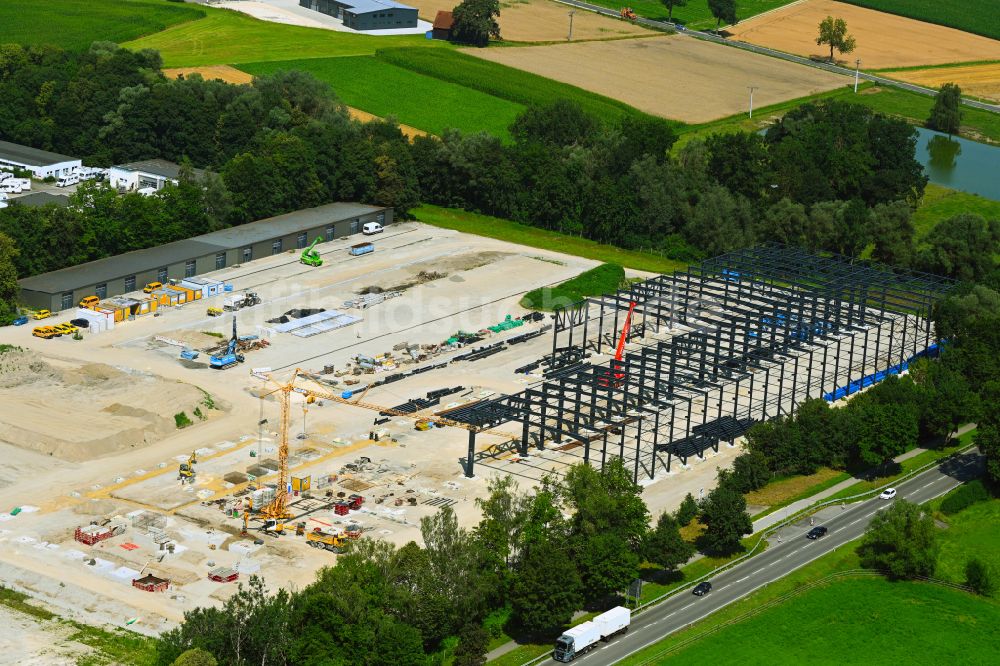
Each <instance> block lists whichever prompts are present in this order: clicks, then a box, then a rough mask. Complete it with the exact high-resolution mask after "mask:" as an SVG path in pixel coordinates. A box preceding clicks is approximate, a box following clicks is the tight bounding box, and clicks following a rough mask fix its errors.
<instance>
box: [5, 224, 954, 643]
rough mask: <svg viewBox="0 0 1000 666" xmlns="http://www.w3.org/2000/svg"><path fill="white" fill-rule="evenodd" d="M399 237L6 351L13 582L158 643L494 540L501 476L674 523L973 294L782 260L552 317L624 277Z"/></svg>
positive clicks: (731, 260)
mask: <svg viewBox="0 0 1000 666" xmlns="http://www.w3.org/2000/svg"><path fill="white" fill-rule="evenodd" d="M379 232H380V233H378V235H377V236H365V237H362V236H361V235H360V234H358V235H356V236H349V237H344V238H339V239H335V240H332V241H329V242H324V243H320V244H317V243H313V244H312V245H311V246H309V247H308V248H305V249H304V250H302V251H300V250H299V249H296V250H295V251H291V252H284V253H281V254H275V255H273V256H270V257H266V258H262V259H258V260H255V261H252V262H246V263H244V264H243V265H238V266H231V267H229V268H225V269H222V270H219V271H216V272H214V273H212V274H211V276H210V278H206V279H208V280H210V281H213V284H218V285H225V288H223V287H221V286H220V287H219V288H218V289H217V290H215V291H214V292H212V293H209V292H205V294H203V297H202V298H199V299H194V300H191V301H188V302H187V303H185V304H177V305H171V304H162V303H161V304H160V306H159V307H158V309H157V310H156V312H155V313H153V315H154V316H146V317H141V318H134V319H131V320H128V321H127V322H126V323H125V325H116V326H111V327H108V328H107V329H104V330H102V331H100V332H99V333H98V332H94V333H90V332H84V335H82V338H83V339H82V340H74V339H71V338H69V337H62V338H60V339H55V340H46V341H39V340H37V339H34V338H32V336H31V331H30V330H27V329H29V327H7V328H5V329H3V330H2V331H0V343H3V344H4V345H11V347H9V348H7V347H5V348H4V349H5V350H6V351H4V353H3V354H0V394H2V396H3V400H2V401H0V451H2V453H3V455H4V456H5V460H6V464H5V465H4V467H3V470H2V471H0V496H2V498H3V502H4V506H5V510H4V512H3V513H2V514H0V542H3V545H4V547H3V548H2V549H0V571H2V574H3V576H4V579H5V581H9V582H8V584H9V585H12V586H14V587H16V588H18V589H23V590H24V591H27V592H30V593H31V594H32V595H34V596H36V597H39V598H41V599H44V600H45V602H46V603H47V604H49V605H51V606H52V607H53V609H54V610H57V611H58V612H59V613H60V614H62V615H66V616H69V617H77V618H80V619H85V620H86V621H88V622H91V623H108V624H113V625H117V626H121V625H122V624H126V623H128V624H129V625H130V626H131V627H132V628H134V629H135V630H137V631H140V632H144V633H150V634H154V633H159V632H161V631H163V630H164V629H167V628H170V627H173V626H175V625H176V624H177V623H178V622H179V621H180V620H181V619H182V617H183V613H184V612H185V611H188V610H191V609H193V608H195V607H196V606H204V605H212V604H217V603H220V602H221V601H222V600H224V599H226V598H228V596H230V595H231V594H233V593H234V592H235V591H236V589H237V588H236V584H237V583H238V582H240V581H242V580H245V579H246V578H247V577H248V576H250V575H252V574H256V575H260V576H262V577H263V578H264V579H265V581H266V582H267V583H268V585H269V586H270V587H271V588H272V589H274V588H278V587H289V586H295V587H299V588H301V587H304V586H305V585H307V584H309V583H310V582H311V581H312V580H313V578H314V576H315V572H316V571H317V570H318V569H319V568H321V567H323V566H326V565H329V564H332V563H333V562H334V561H335V558H336V557H337V554H338V553H341V552H344V551H345V550H348V549H349V548H350V547H351V543H352V542H354V540H356V539H359V538H375V539H385V540H389V541H392V542H394V543H397V544H403V543H406V542H408V541H411V540H416V541H418V542H419V541H420V520H421V518H423V517H425V516H430V515H432V514H433V513H435V512H436V511H438V510H439V509H440V508H442V507H445V506H450V507H453V508H454V510H455V512H456V514H457V516H458V518H459V521H460V523H462V524H465V525H470V524H473V523H475V522H476V520H477V519H478V510H477V508H476V504H475V500H476V499H477V498H480V497H484V496H485V493H486V487H487V482H488V481H489V479H490V478H493V477H495V476H498V475H514V476H515V477H516V478H517V479H518V480H519V483H520V485H521V486H522V487H523V488H529V487H531V486H533V485H534V484H535V483H536V482H538V481H539V480H541V479H542V478H543V477H544V476H546V475H559V474H562V473H563V472H564V471H565V470H566V468H567V467H568V466H569V465H572V464H575V463H579V462H586V463H588V464H590V465H593V466H595V467H597V468H600V467H601V466H603V465H604V464H606V463H607V462H608V461H610V460H611V459H612V458H614V457H619V458H622V459H623V460H624V461H625V463H626V465H627V468H628V469H629V470H631V471H632V473H633V476H634V478H635V480H636V481H637V482H638V483H640V484H641V485H643V486H644V495H643V496H644V499H645V501H646V503H647V504H648V505H649V507H650V510H651V511H652V512H653V513H654V514H656V513H658V512H659V511H661V510H663V509H666V508H669V509H673V508H674V507H676V506H677V505H678V504H679V503H680V501H681V499H682V498H683V497H684V495H685V494H687V493H689V492H690V493H693V494H695V495H696V496H697V495H698V494H699V493H703V492H704V491H705V490H706V489H707V488H711V486H712V484H713V483H714V480H715V476H716V470H717V468H719V467H725V466H727V465H728V464H729V462H730V461H731V460H732V458H733V457H735V456H736V455H737V454H738V453H739V448H740V437H741V436H742V435H743V434H744V433H745V432H746V430H747V429H748V428H749V427H750V426H751V425H752V424H753V423H755V422H757V421H761V420H765V419H768V418H771V417H774V416H777V415H781V414H789V413H792V412H793V411H794V410H795V409H796V406H797V405H798V404H800V403H801V402H802V401H804V400H806V399H808V398H825V399H827V400H830V401H831V402H837V401H838V400H841V399H842V398H844V397H846V396H847V395H849V394H851V393H853V392H856V391H858V390H862V389H863V388H864V387H865V386H867V385H870V384H871V383H873V382H876V381H878V380H879V379H881V378H882V377H884V376H886V375H887V374H896V373H901V372H905V371H906V369H907V367H908V364H909V363H910V362H911V361H912V360H913V359H914V358H917V357H919V356H922V355H925V354H933V353H935V352H936V349H937V339H936V336H935V333H934V330H933V328H932V326H931V324H930V322H929V315H930V312H931V309H932V308H933V306H934V303H935V302H936V301H937V300H938V299H939V298H941V297H942V296H943V295H944V294H945V293H946V292H947V291H948V290H949V289H950V288H951V287H952V285H951V283H949V282H948V281H945V280H942V279H940V278H937V277H934V276H930V275H923V274H912V273H906V274H903V273H898V272H892V271H890V270H888V269H885V268H882V267H879V266H874V265H858V264H851V263H849V262H847V261H842V260H840V259H838V258H836V257H818V256H814V255H811V254H808V253H806V252H803V251H800V250H794V249H790V248H785V247H782V246H776V245H764V246H760V247H755V248H750V249H747V250H744V251H740V252H735V253H732V254H730V255H725V256H721V257H717V258H714V259H710V260H706V261H704V262H701V263H700V264H697V265H694V266H692V267H690V268H688V269H687V270H685V271H680V272H677V273H674V274H673V275H648V274H640V273H636V272H634V271H630V272H629V273H628V277H629V278H631V279H630V281H629V282H628V284H625V285H623V286H622V289H621V290H620V291H618V292H616V293H610V294H606V295H603V296H599V297H591V298H587V299H586V300H584V301H582V302H580V303H575V304H572V305H568V306H566V307H564V308H561V309H557V310H556V311H555V312H553V313H539V312H533V311H529V310H525V309H524V308H522V307H520V305H519V304H518V303H519V301H520V299H521V297H522V296H523V295H524V294H525V293H526V292H527V291H530V290H532V289H536V288H538V287H545V286H554V285H556V284H559V283H561V282H563V281H566V280H568V279H570V278H572V277H574V276H576V275H578V274H579V273H581V272H583V271H584V270H587V269H590V268H593V267H594V266H596V265H597V262H594V261H591V260H587V259H582V258H579V257H575V256H570V255H563V254H560V253H557V252H552V251H544V250H538V249H534V248H528V247H523V246H518V245H514V244H511V243H507V242H503V241H498V240H492V239H487V238H482V237H478V236H471V235H467V234H461V233H458V232H454V231H449V230H443V229H438V228H435V227H430V226H426V225H422V224H419V223H415V222H402V223H395V224H392V225H387V226H386V227H385V229H384V230H382V229H381V227H379ZM372 238H374V240H372ZM69 423H72V424H73V427H67V424H69Z"/></svg>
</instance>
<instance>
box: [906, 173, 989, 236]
mask: <svg viewBox="0 0 1000 666" xmlns="http://www.w3.org/2000/svg"><path fill="white" fill-rule="evenodd" d="M959 213H975V214H976V215H982V216H983V217H985V218H987V219H1000V201H993V200H992V199H985V198H983V197H981V196H979V195H978V194H968V193H967V192H960V191H958V190H952V189H949V188H947V187H941V186H940V185H930V184H929V185H927V189H925V190H924V198H923V201H921V202H920V207H919V208H917V211H916V212H915V213H914V214H913V226H914V227H916V230H917V238H918V239H919V238H922V237H924V236H926V235H927V232H928V231H930V230H931V229H933V228H934V226H935V225H936V224H937V223H938V222H941V221H942V220H947V219H948V218H949V217H954V216H955V215H958V214H959Z"/></svg>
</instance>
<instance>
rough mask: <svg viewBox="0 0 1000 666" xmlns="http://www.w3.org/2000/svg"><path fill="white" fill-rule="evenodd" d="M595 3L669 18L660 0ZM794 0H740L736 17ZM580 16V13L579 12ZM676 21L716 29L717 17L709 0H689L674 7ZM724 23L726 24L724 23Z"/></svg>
mask: <svg viewBox="0 0 1000 666" xmlns="http://www.w3.org/2000/svg"><path fill="white" fill-rule="evenodd" d="M589 1H590V2H592V3H593V4H595V5H601V6H602V7H607V8H608V9H614V10H616V11H617V10H619V9H621V8H622V7H631V8H632V9H633V10H635V13H636V14H638V15H639V16H645V17H646V18H651V19H655V20H657V21H666V20H667V8H666V7H664V6H663V3H661V2H660V0H634V1H630V2H626V1H625V0H621V1H619V0H589ZM793 1H794V0H739V1H738V2H737V3H736V17H737V18H739V19H740V20H741V21H744V20H746V19H748V18H750V17H751V16H756V15H757V14H760V13H762V12H768V11H771V10H772V9H776V8H777V7H782V6H784V5H787V4H788V3H789V2H793ZM577 16H579V14H577ZM673 19H674V22H676V23H683V24H684V25H686V26H687V27H689V28H695V29H697V30H704V29H708V28H711V29H714V28H715V23H716V21H715V17H714V16H712V12H710V11H709V10H708V0H688V2H687V5H685V6H684V7H674V14H673ZM722 25H726V24H725V23H723V24H722Z"/></svg>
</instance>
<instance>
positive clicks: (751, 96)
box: [747, 86, 757, 118]
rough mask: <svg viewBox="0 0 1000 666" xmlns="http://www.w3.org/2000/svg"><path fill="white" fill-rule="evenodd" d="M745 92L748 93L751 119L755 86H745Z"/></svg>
mask: <svg viewBox="0 0 1000 666" xmlns="http://www.w3.org/2000/svg"><path fill="white" fill-rule="evenodd" d="M747 90H749V91H750V117H751V118H753V91H754V90H757V86H747Z"/></svg>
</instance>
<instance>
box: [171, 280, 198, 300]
mask: <svg viewBox="0 0 1000 666" xmlns="http://www.w3.org/2000/svg"><path fill="white" fill-rule="evenodd" d="M167 289H168V290H170V291H175V292H177V293H178V294H181V298H179V299H178V301H177V302H178V304H183V303H190V302H191V301H200V300H201V290H194V289H190V288H188V287H182V286H181V285H179V284H171V285H168V286H167Z"/></svg>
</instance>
